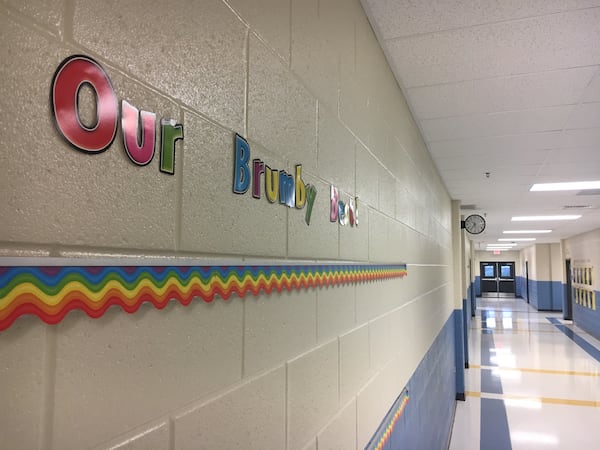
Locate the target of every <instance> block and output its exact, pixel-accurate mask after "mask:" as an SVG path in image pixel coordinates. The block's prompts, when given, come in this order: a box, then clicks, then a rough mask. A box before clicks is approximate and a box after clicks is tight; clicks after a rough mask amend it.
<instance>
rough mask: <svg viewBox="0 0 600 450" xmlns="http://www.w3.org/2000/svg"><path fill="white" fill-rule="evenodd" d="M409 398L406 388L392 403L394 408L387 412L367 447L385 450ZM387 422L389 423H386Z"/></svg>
mask: <svg viewBox="0 0 600 450" xmlns="http://www.w3.org/2000/svg"><path fill="white" fill-rule="evenodd" d="M409 400H410V396H409V395H408V391H407V390H406V389H404V390H403V391H402V393H401V394H400V395H399V396H398V398H397V399H396V401H395V402H394V404H393V405H392V408H391V409H390V410H389V411H388V413H387V414H386V416H385V419H384V420H383V422H382V423H381V425H379V428H378V429H377V432H376V433H375V434H374V435H373V437H372V438H371V441H370V442H369V443H368V444H367V446H366V447H365V449H368V450H383V449H384V448H385V445H386V444H387V442H388V441H389V440H390V437H391V435H392V432H393V431H394V428H395V427H396V423H397V422H398V420H399V419H400V417H401V416H402V413H403V412H404V408H406V404H407V403H408V401H409ZM386 423H387V425H385V424H386Z"/></svg>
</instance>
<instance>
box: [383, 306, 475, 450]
mask: <svg viewBox="0 0 600 450" xmlns="http://www.w3.org/2000/svg"><path fill="white" fill-rule="evenodd" d="M462 319H463V311H462V310H460V309H457V310H454V311H453V313H452V314H451V315H450V317H449V318H448V320H447V321H446V323H445V324H444V326H443V328H442V329H441V330H440V332H439V333H438V335H437V337H436V339H435V341H434V342H433V344H432V345H431V347H430V348H429V350H428V351H427V353H426V354H425V356H424V357H423V359H422V360H421V363H420V364H419V366H418V367H417V369H416V370H415V372H414V373H413V375H412V376H411V378H410V380H409V381H408V384H407V385H406V389H407V390H408V395H409V396H410V401H409V402H408V403H407V405H406V408H405V409H404V410H403V412H402V415H401V416H400V418H399V419H397V421H396V422H395V423H394V425H393V426H392V427H391V428H390V429H391V432H390V438H389V440H388V441H387V442H386V446H385V447H384V448H385V449H386V450H387V449H389V450H392V449H393V450H396V449H438V448H440V449H441V448H446V447H447V445H448V441H449V437H450V433H451V430H452V422H453V419H454V410H455V406H456V397H457V390H456V386H457V379H458V377H457V376H456V374H457V373H460V374H462V386H463V388H462V391H461V392H460V394H462V395H464V369H463V366H462V365H461V366H458V367H457V366H456V364H457V363H456V353H457V352H456V350H455V349H456V346H457V344H456V336H457V334H458V335H460V337H461V339H460V341H459V342H460V344H459V345H460V350H461V351H460V352H459V353H460V354H461V357H462V353H463V352H462V333H463V328H462ZM457 322H460V323H461V327H460V328H459V329H458V330H457V329H456V323H457ZM463 361H464V360H463ZM463 364H464V362H463ZM392 402H393V399H390V404H391V403H392ZM385 420H386V419H384V421H383V422H382V424H381V426H380V428H381V427H386V428H387V427H388V426H389V424H387V423H385Z"/></svg>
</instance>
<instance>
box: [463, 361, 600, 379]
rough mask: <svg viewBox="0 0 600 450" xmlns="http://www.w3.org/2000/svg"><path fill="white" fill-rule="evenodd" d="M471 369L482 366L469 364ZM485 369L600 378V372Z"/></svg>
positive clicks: (516, 368)
mask: <svg viewBox="0 0 600 450" xmlns="http://www.w3.org/2000/svg"><path fill="white" fill-rule="evenodd" d="M469 368H471V369H481V368H482V367H481V366H478V365H476V364H469ZM483 368H484V369H492V370H506V371H512V372H530V373H543V374H547V375H570V376H578V377H600V372H578V371H576V370H552V369H530V368H521V367H500V366H485V367H483Z"/></svg>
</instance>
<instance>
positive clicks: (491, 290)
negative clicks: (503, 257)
mask: <svg viewBox="0 0 600 450" xmlns="http://www.w3.org/2000/svg"><path fill="white" fill-rule="evenodd" d="M479 264H480V267H479V268H480V276H481V296H482V297H514V296H515V294H516V282H515V262H514V261H502V262H481V263H479Z"/></svg>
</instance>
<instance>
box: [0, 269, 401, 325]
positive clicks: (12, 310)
mask: <svg viewBox="0 0 600 450" xmlns="http://www.w3.org/2000/svg"><path fill="white" fill-rule="evenodd" d="M406 274H407V270H406V265H405V264H396V265H352V264H351V265H348V264H343V265H342V264H329V265H267V266H265V265H259V266H116V267H108V266H52V267H37V266H36V267H31V266H27V267H0V331H2V330H6V329H7V328H9V327H10V326H11V325H12V324H13V323H14V321H15V320H16V319H17V318H19V317H20V316H23V315H27V314H32V315H35V316H38V317H39V318H40V319H42V320H43V321H44V322H46V323H47V324H57V323H59V322H60V321H61V320H63V319H64V318H65V316H66V315H67V313H68V312H69V311H71V310H74V309H78V310H82V311H84V312H85V313H86V314H87V315H88V316H90V317H92V318H98V317H101V316H102V315H103V314H104V313H105V312H106V310H107V309H108V308H109V307H110V306H112V305H119V306H120V307H121V308H123V309H124V310H125V311H126V312H128V313H134V312H136V311H137V310H138V309H139V307H140V306H141V304H142V303H144V302H149V303H151V304H152V305H154V307H155V308H157V309H162V308H164V307H165V306H166V305H167V304H168V303H169V301H171V300H177V301H178V302H179V303H181V304H182V305H189V304H190V302H191V301H192V300H194V299H195V298H201V299H202V300H204V301H205V302H212V301H213V300H214V299H215V297H216V296H219V297H221V298H223V299H225V300H227V299H228V298H229V297H231V296H232V295H233V294H236V295H237V296H238V297H241V298H243V297H246V296H247V295H253V296H256V295H259V294H267V295H268V294H271V293H272V292H273V291H276V292H281V291H283V290H287V291H291V290H293V289H295V290H298V291H299V290H302V289H313V288H318V287H322V286H338V285H343V284H356V283H363V282H368V281H378V280H386V279H391V278H402V277H404V276H406Z"/></svg>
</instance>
